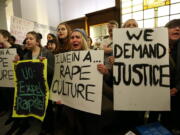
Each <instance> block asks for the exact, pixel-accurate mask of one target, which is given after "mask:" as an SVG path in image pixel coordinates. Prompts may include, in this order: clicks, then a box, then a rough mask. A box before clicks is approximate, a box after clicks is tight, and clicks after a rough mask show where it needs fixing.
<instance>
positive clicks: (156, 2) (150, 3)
mask: <svg viewBox="0 0 180 135" xmlns="http://www.w3.org/2000/svg"><path fill="white" fill-rule="evenodd" d="M170 3H171V0H144V3H143V7H144V10H146V9H150V8H157V7H160V6H165V5H170Z"/></svg>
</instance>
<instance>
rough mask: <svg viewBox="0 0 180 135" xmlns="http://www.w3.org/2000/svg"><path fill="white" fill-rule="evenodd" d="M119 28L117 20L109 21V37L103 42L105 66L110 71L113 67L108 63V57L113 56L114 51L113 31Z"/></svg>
mask: <svg viewBox="0 0 180 135" xmlns="http://www.w3.org/2000/svg"><path fill="white" fill-rule="evenodd" d="M118 26H119V24H118V22H117V21H115V20H111V21H109V22H108V24H107V27H108V33H109V36H106V37H105V38H104V39H103V40H102V42H101V46H103V50H104V64H105V66H106V67H107V68H109V69H110V68H111V65H110V63H109V61H108V57H109V56H112V54H113V49H112V45H113V42H112V39H113V29H114V28H118Z"/></svg>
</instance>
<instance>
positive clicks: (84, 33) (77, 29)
mask: <svg viewBox="0 0 180 135" xmlns="http://www.w3.org/2000/svg"><path fill="white" fill-rule="evenodd" d="M73 31H78V32H80V33H81V34H82V35H83V37H84V38H85V40H86V41H87V39H88V37H87V34H86V32H85V31H84V29H79V28H76V29H74V30H73Z"/></svg>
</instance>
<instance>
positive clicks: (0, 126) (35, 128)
mask: <svg viewBox="0 0 180 135" xmlns="http://www.w3.org/2000/svg"><path fill="white" fill-rule="evenodd" d="M8 116H9V114H5V115H3V116H1V117H0V135H6V134H5V133H6V132H7V131H8V130H9V129H10V128H11V126H12V124H13V123H11V124H9V125H4V123H5V122H6V120H7V119H8ZM40 130H41V122H40V121H39V120H37V119H31V120H30V128H28V130H27V131H26V132H25V133H24V134H23V135H38V134H39V133H40ZM106 130H107V131H105V130H104V132H103V135H125V133H126V132H127V130H126V131H120V130H118V131H113V130H112V129H111V128H108V129H106ZM17 131H18V130H17ZM17 131H16V132H17ZM16 132H14V133H13V134H11V135H15V133H16ZM54 135H65V134H64V133H63V132H62V129H60V128H57V127H56V132H55V134H54Z"/></svg>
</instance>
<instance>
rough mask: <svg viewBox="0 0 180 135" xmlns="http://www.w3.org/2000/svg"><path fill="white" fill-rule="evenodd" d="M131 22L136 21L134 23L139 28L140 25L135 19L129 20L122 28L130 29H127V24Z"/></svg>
mask: <svg viewBox="0 0 180 135" xmlns="http://www.w3.org/2000/svg"><path fill="white" fill-rule="evenodd" d="M130 21H134V23H136V25H137V27H138V23H137V21H136V20H135V19H129V20H127V21H126V22H125V23H124V24H123V25H122V28H128V27H127V24H128V23H129V22H130Z"/></svg>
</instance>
